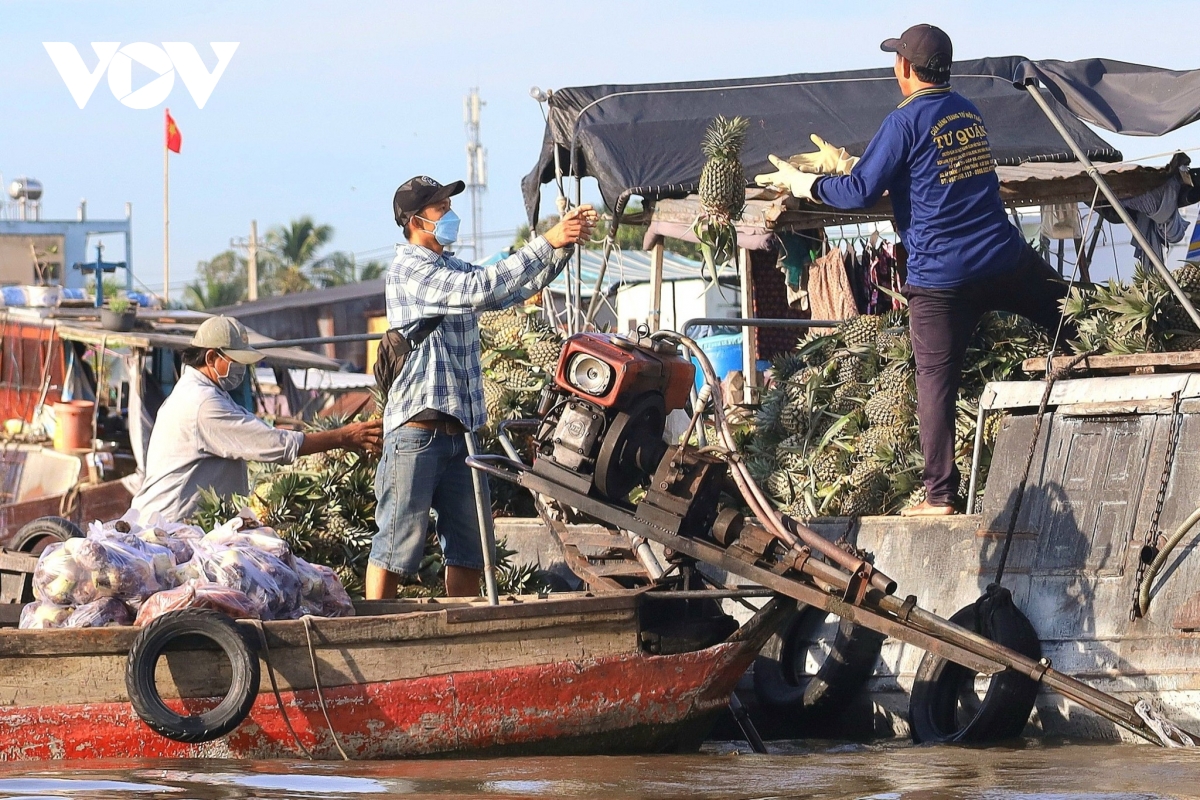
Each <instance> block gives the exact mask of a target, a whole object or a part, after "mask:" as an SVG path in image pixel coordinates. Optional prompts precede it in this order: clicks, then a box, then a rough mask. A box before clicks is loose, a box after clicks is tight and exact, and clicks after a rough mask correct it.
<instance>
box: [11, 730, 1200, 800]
mask: <svg viewBox="0 0 1200 800" xmlns="http://www.w3.org/2000/svg"><path fill="white" fill-rule="evenodd" d="M770 746H771V748H772V755H766V756H758V755H750V754H746V753H744V752H741V751H740V750H739V749H738V748H737V747H736V746H735V745H732V744H730V745H708V746H706V748H705V750H704V751H703V752H701V753H699V754H696V755H687V756H636V757H634V756H630V757H599V756H597V757H588V758H566V757H557V758H526V759H493V760H436V761H386V762H355V763H349V764H347V763H334V762H319V763H314V762H303V761H270V762H266V761H258V762H250V761H175V762H162V761H158V762H102V763H99V764H96V763H86V764H85V763H81V762H75V763H72V762H57V763H54V762H50V763H45V762H44V763H25V764H20V763H16V764H3V765H0V800H10V798H14V799H15V798H22V799H23V800H33V798H37V799H38V800H41V799H42V798H64V797H70V798H104V800H152V799H153V798H177V799H178V800H191V799H192V798H195V800H208V799H210V798H211V799H212V800H216V799H217V798H221V799H224V798H231V799H232V798H249V797H254V798H310V799H313V800H326V799H328V800H333V799H334V798H338V799H341V798H405V800H419V799H420V798H451V797H452V798H464V799H465V800H482V799H483V798H488V800H492V799H493V798H495V799H496V800H501V799H502V800H516V799H517V798H559V797H564V798H603V800H625V798H648V799H649V798H653V800H674V799H675V798H679V800H685V799H686V800H710V799H711V800H725V799H726V798H811V799H812V800H952V799H954V800H957V799H958V798H964V799H966V798H979V800H1150V799H1151V798H1198V797H1200V751H1181V750H1162V749H1159V748H1156V747H1153V746H1142V745H1124V744H1064V743H1047V742H1028V743H1026V744H1025V745H1024V746H1022V747H1017V748H1011V747H1010V748H988V749H972V748H966V747H945V746H938V747H913V746H911V745H907V744H898V743H890V744H885V745H838V744H812V743H795V744H788V743H777V742H773V743H771V745H770Z"/></svg>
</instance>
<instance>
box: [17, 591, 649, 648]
mask: <svg viewBox="0 0 1200 800" xmlns="http://www.w3.org/2000/svg"><path fill="white" fill-rule="evenodd" d="M627 594H632V593H629V592H627ZM575 599H576V600H578V601H579V602H575V601H574V600H566V601H560V600H553V599H546V600H541V601H536V602H539V603H542V604H544V608H545V611H544V612H543V613H538V612H536V611H531V610H528V609H527V608H526V607H524V606H517V605H507V606H498V607H495V608H494V609H493V608H492V607H489V606H486V605H481V606H479V607H480V608H481V609H486V610H488V611H489V612H492V613H495V614H496V616H495V618H491V619H486V620H484V621H474V620H463V621H460V622H453V623H451V622H450V621H449V620H448V619H447V614H449V613H450V611H453V610H455V609H447V610H444V611H438V612H436V613H430V612H421V611H418V612H413V613H411V614H395V615H390V616H381V617H342V618H340V619H313V620H311V624H312V634H313V638H314V640H315V641H316V642H318V643H320V644H322V645H346V646H352V645H360V644H361V645H374V644H379V643H385V642H400V641H411V640H414V639H433V638H449V637H477V638H487V637H488V636H490V635H493V634H498V633H504V632H508V631H536V630H539V629H543V628H554V627H556V626H561V625H572V624H575V623H576V622H577V621H579V620H588V619H597V618H601V617H602V616H603V615H605V614H613V615H616V616H617V617H620V618H622V619H623V618H626V617H630V618H632V617H634V616H636V609H635V607H634V606H633V605H628V606H627V607H618V608H615V609H612V608H610V607H608V606H606V601H607V600H608V598H598V597H597V598H575ZM620 600H621V599H618V603H617V605H618V606H619V605H620ZM589 601H590V602H589ZM625 602H626V603H628V600H626V601H625ZM531 605H532V604H531ZM516 609H521V610H516ZM464 610H465V609H464ZM242 624H243V625H247V626H249V625H250V624H251V623H249V622H243V623H242ZM263 628H264V630H265V631H266V633H267V635H268V637H269V642H270V645H271V647H303V646H307V645H306V642H307V640H308V639H307V634H306V631H305V628H304V624H303V623H302V622H300V621H293V620H281V621H276V622H265V623H263ZM139 631H140V629H138V628H128V627H119V628H117V627H114V628H83V629H75V630H0V664H3V662H4V661H5V659H7V658H15V657H21V656H59V655H92V654H107V653H128V652H129V648H130V647H131V646H132V644H133V640H134V638H136V637H137V634H138V633H139Z"/></svg>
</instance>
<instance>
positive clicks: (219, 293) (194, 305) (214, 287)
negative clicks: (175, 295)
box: [183, 277, 246, 311]
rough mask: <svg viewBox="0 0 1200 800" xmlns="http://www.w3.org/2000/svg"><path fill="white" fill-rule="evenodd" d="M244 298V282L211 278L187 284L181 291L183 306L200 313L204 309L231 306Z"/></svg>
mask: <svg viewBox="0 0 1200 800" xmlns="http://www.w3.org/2000/svg"><path fill="white" fill-rule="evenodd" d="M245 296H246V284H245V282H244V281H242V282H238V281H222V280H214V279H213V278H211V277H210V278H204V279H197V280H195V281H193V282H191V283H189V284H188V285H187V286H186V287H185V288H184V290H183V297H184V304H185V305H187V307H188V308H191V309H194V310H196V311H201V310H203V309H206V308H218V307H220V306H231V305H233V304H234V303H238V302H240V301H241V300H243V299H244V298H245Z"/></svg>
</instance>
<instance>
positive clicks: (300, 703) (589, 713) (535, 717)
mask: <svg viewBox="0 0 1200 800" xmlns="http://www.w3.org/2000/svg"><path fill="white" fill-rule="evenodd" d="M756 651H757V647H747V646H746V644H745V643H738V642H729V643H725V644H719V645H716V646H713V647H709V648H706V649H704V650H699V651H696V652H690V653H683V654H679V655H668V656H648V655H642V654H620V655H613V656H608V657H601V658H597V659H589V660H586V661H568V662H556V663H553V664H547V665H539V666H524V667H515V668H507V669H503V668H502V669H492V670H486V671H475V672H458V673H450V674H445V675H437V676H433V677H425V678H415V679H408V680H399V681H388V682H381V683H365V684H357V685H349V686H339V687H335V688H330V689H326V690H325V691H324V693H323V694H324V700H325V707H326V710H327V712H328V714H329V719H330V721H331V722H332V725H333V728H334V730H335V731H336V735H337V741H338V742H339V743H340V744H341V746H342V748H343V749H344V750H345V751H346V753H347V754H348V755H349V756H350V757H351V758H354V759H377V758H399V757H408V756H432V755H439V754H450V753H465V752H470V753H481V752H485V753H488V752H496V751H514V750H515V751H518V752H522V753H539V752H541V753H546V752H553V753H571V752H587V753H598V752H612V753H618V752H653V751H664V750H679V749H691V748H694V747H696V746H698V745H699V742H700V740H701V739H702V738H703V736H704V735H705V734H706V733H707V731H708V724H707V723H709V722H711V720H712V718H713V717H714V715H715V714H716V713H717V712H718V711H720V709H722V708H723V707H724V706H725V704H726V703H727V702H728V699H729V695H730V693H731V692H732V690H733V687H734V685H735V683H736V682H737V680H738V678H739V677H740V676H741V674H742V673H743V672H744V671H745V670H746V668H747V667H748V666H749V663H750V661H751V660H752V659H753V658H754V655H755V653H756ZM281 697H282V699H283V708H284V710H285V711H286V713H287V717H288V720H290V722H291V725H292V728H294V729H295V732H296V736H297V737H298V738H299V741H300V742H301V743H303V745H304V746H305V747H306V748H308V750H309V751H310V752H311V753H312V754H313V756H314V757H316V758H339V757H340V756H339V754H338V751H337V747H336V745H335V743H334V737H333V736H332V735H331V734H330V730H329V726H328V725H327V724H326V722H325V717H324V715H323V713H322V710H321V704H320V700H319V698H318V695H317V692H316V691H314V690H311V689H310V690H300V691H285V692H283V693H282V694H281ZM291 757H303V753H302V751H301V749H300V747H299V746H298V745H297V743H296V740H295V739H294V738H293V736H292V734H291V733H290V732H289V731H288V727H287V724H286V723H285V721H284V717H283V715H282V714H281V713H280V708H279V705H278V704H277V703H276V700H275V697H274V695H272V694H271V693H269V692H264V693H260V695H259V697H258V699H257V700H256V702H255V704H254V707H253V710H252V711H251V714H250V716H249V718H247V720H246V721H245V722H243V723H242V725H241V726H240V727H239V728H238V729H237V730H236V731H234V732H233V733H231V734H230V735H228V736H226V737H224V738H222V739H219V740H216V741H213V742H208V743H205V744H183V743H180V742H175V741H172V740H170V739H166V738H164V737H162V736H159V735H158V734H156V733H154V732H153V731H151V730H150V728H148V727H147V726H146V725H145V724H143V722H142V721H141V720H140V719H139V718H138V717H137V715H136V714H135V713H134V712H133V709H132V707H131V706H130V705H129V704H128V703H84V704H70V705H43V706H37V707H23V708H16V707H9V708H5V709H2V710H0V759H2V760H45V759H92V758H97V759H99V758H106V759H107V758H291Z"/></svg>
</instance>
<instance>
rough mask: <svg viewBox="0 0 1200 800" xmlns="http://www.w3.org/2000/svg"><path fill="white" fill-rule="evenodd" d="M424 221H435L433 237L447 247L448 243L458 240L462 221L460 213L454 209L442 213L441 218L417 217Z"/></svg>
mask: <svg viewBox="0 0 1200 800" xmlns="http://www.w3.org/2000/svg"><path fill="white" fill-rule="evenodd" d="M417 219H419V220H422V221H424V222H431V223H433V238H435V239H437V240H438V244H440V245H442V246H443V247H445V246H446V245H448V244H454V243H455V242H456V241H457V240H458V226H459V224H460V223H461V222H462V220H461V219H459V217H458V214H455V213H454V209H450V210H448V211H447V212H446V213H445V214H443V215H442V218H441V219H436V220H435V219H425V218H424V217H417Z"/></svg>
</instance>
